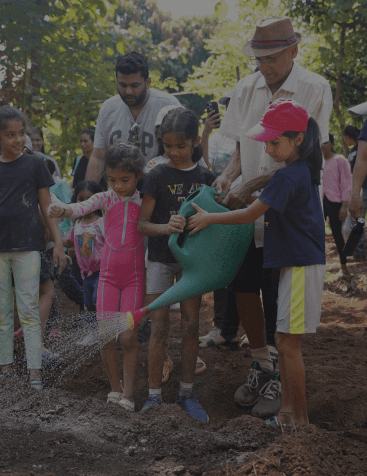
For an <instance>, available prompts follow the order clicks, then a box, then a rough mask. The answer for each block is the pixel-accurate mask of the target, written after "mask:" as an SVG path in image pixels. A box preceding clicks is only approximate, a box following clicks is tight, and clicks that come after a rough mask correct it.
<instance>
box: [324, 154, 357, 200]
mask: <svg viewBox="0 0 367 476" xmlns="http://www.w3.org/2000/svg"><path fill="white" fill-rule="evenodd" d="M322 181H323V187H324V194H325V195H326V198H327V199H328V200H330V201H331V202H339V203H341V202H348V201H349V200H350V193H351V190H352V172H351V170H350V165H349V162H348V160H347V159H346V158H345V157H344V155H334V157H332V158H331V159H328V160H325V167H324V171H323V174H322Z"/></svg>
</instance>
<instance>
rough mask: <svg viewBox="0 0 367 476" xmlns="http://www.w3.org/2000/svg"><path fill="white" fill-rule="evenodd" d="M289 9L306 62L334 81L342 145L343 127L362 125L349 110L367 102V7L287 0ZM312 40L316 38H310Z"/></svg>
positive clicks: (348, 0)
mask: <svg viewBox="0 0 367 476" xmlns="http://www.w3.org/2000/svg"><path fill="white" fill-rule="evenodd" d="M284 4H285V6H286V7H287V9H288V11H287V12H286V13H287V14H288V15H289V16H291V17H292V18H293V19H294V21H295V24H297V25H298V27H300V28H302V29H303V30H305V31H304V37H305V38H306V42H303V46H302V49H303V52H304V57H305V62H304V65H305V67H307V68H308V69H311V70H313V71H315V72H317V73H319V74H321V75H322V76H324V77H325V78H326V79H328V81H329V82H330V85H331V88H332V92H333V98H334V101H335V103H334V111H333V114H332V117H331V126H330V131H331V132H332V133H333V134H335V136H336V139H337V140H338V139H339V143H338V147H337V149H338V152H340V153H341V152H344V150H343V147H342V137H341V127H342V126H343V125H346V124H354V125H356V126H359V127H360V126H361V122H362V118H356V117H353V116H351V115H350V114H349V113H348V111H347V109H348V107H350V106H352V105H356V104H359V103H361V102H364V101H367V87H366V84H367V44H366V37H367V9H366V4H365V2H360V1H355V0H329V1H328V2H325V1H324V0H306V1H304V0H285V2H284ZM307 39H311V40H312V41H307Z"/></svg>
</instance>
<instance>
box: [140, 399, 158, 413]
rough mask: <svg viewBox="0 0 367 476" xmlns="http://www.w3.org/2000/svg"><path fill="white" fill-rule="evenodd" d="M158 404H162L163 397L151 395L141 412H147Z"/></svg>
mask: <svg viewBox="0 0 367 476" xmlns="http://www.w3.org/2000/svg"><path fill="white" fill-rule="evenodd" d="M157 405H162V397H160V396H159V395H149V397H148V400H147V401H146V402H145V403H144V405H143V408H142V409H141V410H140V412H139V413H145V412H146V411H148V410H149V409H150V408H152V407H156V406H157Z"/></svg>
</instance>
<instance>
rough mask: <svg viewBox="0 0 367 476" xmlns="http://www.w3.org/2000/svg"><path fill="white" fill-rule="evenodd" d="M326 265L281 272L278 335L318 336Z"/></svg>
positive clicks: (286, 269) (289, 269)
mask: <svg viewBox="0 0 367 476" xmlns="http://www.w3.org/2000/svg"><path fill="white" fill-rule="evenodd" d="M325 274H326V265H324V264H314V265H311V266H302V267H299V268H298V267H289V268H282V269H281V271H280V280H279V292H278V314H277V331H278V332H284V333H285V334H307V333H315V332H316V329H317V327H318V326H319V325H320V317H321V299H322V289H323V286H324V280H325Z"/></svg>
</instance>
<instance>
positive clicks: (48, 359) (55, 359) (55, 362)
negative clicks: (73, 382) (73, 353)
mask: <svg viewBox="0 0 367 476" xmlns="http://www.w3.org/2000/svg"><path fill="white" fill-rule="evenodd" d="M23 362H27V354H25V355H24V358H23ZM63 363H64V360H63V359H62V358H61V357H60V355H59V354H54V353H53V352H51V351H50V350H49V349H46V348H45V349H44V350H43V351H42V369H49V370H50V369H55V368H56V367H59V366H60V365H62V364H63Z"/></svg>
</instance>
